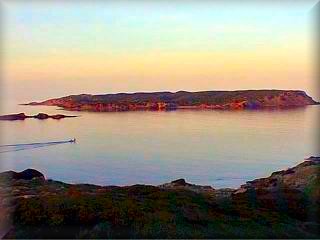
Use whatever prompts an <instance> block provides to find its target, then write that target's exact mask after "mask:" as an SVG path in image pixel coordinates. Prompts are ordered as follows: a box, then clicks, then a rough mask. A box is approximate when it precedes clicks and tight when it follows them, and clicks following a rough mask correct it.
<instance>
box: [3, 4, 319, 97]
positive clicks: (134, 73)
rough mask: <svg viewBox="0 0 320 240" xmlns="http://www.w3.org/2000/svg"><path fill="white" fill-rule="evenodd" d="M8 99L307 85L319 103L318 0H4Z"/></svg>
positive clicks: (5, 78)
mask: <svg viewBox="0 0 320 240" xmlns="http://www.w3.org/2000/svg"><path fill="white" fill-rule="evenodd" d="M0 3H1V5H0V7H1V9H0V10H1V16H2V17H1V34H2V43H1V45H2V46H1V50H2V56H1V58H2V59H1V60H2V65H1V68H2V69H1V75H2V76H1V79H2V80H1V82H0V87H1V95H0V100H2V101H3V100H16V101H25V100H28V101H33V100H43V99H48V98H53V97H61V96H65V95H70V94H80V93H91V94H96V93H116V92H150V91H179V90H186V91H202V90H238V89H301V90H305V91H306V92H307V93H308V94H309V95H311V96H313V97H314V98H316V99H319V95H317V94H318V88H317V87H318V86H317V85H316V81H315V79H316V77H315V44H316V43H315V29H316V27H317V26H316V24H315V17H314V10H313V9H314V6H315V5H316V3H317V1H316V0H300V1H267V0H260V1H258V0H251V1H233V0H231V1H214V0H212V1H208V0H203V1H195V0H194V1H188V0H186V1H174V0H172V1H166V0H162V1H160V0H159V1H156V0H154V1H153V0H150V1H145V0H141V1H135V0H131V1H121V0H120V1H69V2H68V1H18V0H10V1H9V0H2V1H0Z"/></svg>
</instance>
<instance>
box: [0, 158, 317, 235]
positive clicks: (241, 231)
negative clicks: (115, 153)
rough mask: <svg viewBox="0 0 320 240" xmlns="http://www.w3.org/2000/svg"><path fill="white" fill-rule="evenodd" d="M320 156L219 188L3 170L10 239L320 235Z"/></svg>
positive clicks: (1, 208)
mask: <svg viewBox="0 0 320 240" xmlns="http://www.w3.org/2000/svg"><path fill="white" fill-rule="evenodd" d="M319 170H320V158H319V157H311V158H309V159H307V160H305V161H304V162H302V163H300V164H299V165H297V166H295V167H292V168H289V169H287V170H283V171H279V172H274V173H272V174H271V176H269V177H266V178H261V179H257V180H253V181H250V182H247V183H246V184H244V185H242V186H241V187H240V188H238V189H214V188H213V187H211V186H199V185H194V184H190V183H187V182H186V181H185V180H184V179H178V180H176V181H173V182H171V183H166V184H162V185H160V186H150V185H133V186H126V187H117V186H97V185H89V184H67V183H63V182H59V181H54V180H48V179H45V177H44V175H43V174H42V173H40V172H38V171H36V170H34V169H27V170H25V171H22V172H20V173H18V172H13V171H8V172H4V173H1V174H0V198H1V202H0V212H1V214H0V226H1V227H2V229H1V231H2V233H3V235H4V237H5V238H319V237H320V218H319V216H320V214H319V213H320V211H319V207H320V190H319V184H320V177H319Z"/></svg>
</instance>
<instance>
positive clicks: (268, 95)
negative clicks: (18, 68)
mask: <svg viewBox="0 0 320 240" xmlns="http://www.w3.org/2000/svg"><path fill="white" fill-rule="evenodd" d="M311 104H318V103H317V102H315V101H314V100H313V99H312V98H311V97H309V96H308V95H307V94H306V93H305V92H303V91H285V90H246V91H206V92H182V91H180V92H176V93H171V92H155V93H132V94H126V93H123V94H122V93H119V94H105V95H87V94H82V95H72V96H68V97H62V98H57V99H50V100H47V101H44V102H40V103H35V102H32V103H30V105H49V106H59V107H62V108H64V109H67V110H73V111H95V112H116V111H142V110H144V111H145V110H149V111H167V110H176V109H217V110H242V109H261V108H287V107H301V106H306V105H311Z"/></svg>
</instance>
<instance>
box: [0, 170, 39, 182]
mask: <svg viewBox="0 0 320 240" xmlns="http://www.w3.org/2000/svg"><path fill="white" fill-rule="evenodd" d="M34 178H38V179H45V178H44V175H43V174H42V173H41V172H39V171H37V170H35V169H26V170H24V171H22V172H15V171H6V172H3V173H0V181H1V180H32V179H34Z"/></svg>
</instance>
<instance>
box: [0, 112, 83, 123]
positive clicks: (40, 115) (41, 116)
mask: <svg viewBox="0 0 320 240" xmlns="http://www.w3.org/2000/svg"><path fill="white" fill-rule="evenodd" d="M73 117H77V116H67V115H63V114H55V115H48V114H46V113H38V114H37V115H34V116H28V115H26V114H25V113H17V114H9V115H0V120H2V121H16V120H25V119H27V118H36V119H39V120H45V119H48V118H52V119H56V120H59V119H62V118H73Z"/></svg>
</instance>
